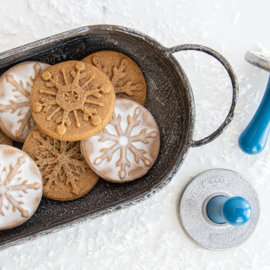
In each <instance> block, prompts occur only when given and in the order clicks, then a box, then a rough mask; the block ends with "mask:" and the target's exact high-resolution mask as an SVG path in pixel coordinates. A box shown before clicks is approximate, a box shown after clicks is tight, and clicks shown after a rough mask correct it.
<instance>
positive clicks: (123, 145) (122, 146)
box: [94, 107, 158, 179]
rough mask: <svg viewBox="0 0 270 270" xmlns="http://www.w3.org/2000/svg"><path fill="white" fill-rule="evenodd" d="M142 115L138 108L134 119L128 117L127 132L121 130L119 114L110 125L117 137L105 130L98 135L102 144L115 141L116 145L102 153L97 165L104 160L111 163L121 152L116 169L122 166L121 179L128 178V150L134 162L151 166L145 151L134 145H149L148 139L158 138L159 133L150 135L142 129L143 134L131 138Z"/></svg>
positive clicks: (103, 150)
mask: <svg viewBox="0 0 270 270" xmlns="http://www.w3.org/2000/svg"><path fill="white" fill-rule="evenodd" d="M140 114H141V108H140V107H137V108H136V109H135V110H134V114H133V117H132V118H131V116H130V115H128V116H127V122H128V126H127V128H126V130H125V132H124V131H123V130H122V128H121V125H120V124H121V120H122V119H121V115H120V114H119V115H118V116H117V117H116V115H115V114H114V115H113V117H112V120H111V121H110V124H111V125H113V126H114V127H115V130H116V132H117V136H116V135H113V134H110V133H109V132H108V131H107V129H106V128H105V129H104V130H103V131H102V132H101V133H99V134H98V136H100V137H101V138H100V139H99V141H100V142H105V141H107V140H110V141H115V142H116V143H115V144H114V145H113V146H112V147H110V148H103V149H101V150H100V152H103V155H101V156H100V157H98V158H96V159H95V161H94V164H95V165H99V164H100V163H101V162H102V161H103V160H105V159H107V161H108V162H109V161H111V159H112V156H113V154H114V153H115V152H116V151H117V150H120V158H119V160H118V161H117V162H116V167H119V166H120V170H119V172H118V175H119V177H120V178H121V179H124V178H125V177H126V167H130V161H129V160H128V156H127V150H129V151H131V152H132V153H133V155H134V160H135V161H136V162H137V163H139V161H140V160H142V161H143V163H144V164H145V165H146V166H151V160H150V159H148V158H147V157H145V154H146V151H145V150H144V149H138V148H136V147H135V146H134V145H133V144H132V143H134V142H139V141H140V142H142V143H144V144H148V143H149V141H148V138H156V137H157V136H158V132H156V131H152V132H150V133H146V129H145V128H144V129H142V130H141V132H140V133H139V134H137V135H135V136H131V132H132V130H133V128H134V127H137V126H138V125H139V124H140V120H137V118H138V117H139V115H140Z"/></svg>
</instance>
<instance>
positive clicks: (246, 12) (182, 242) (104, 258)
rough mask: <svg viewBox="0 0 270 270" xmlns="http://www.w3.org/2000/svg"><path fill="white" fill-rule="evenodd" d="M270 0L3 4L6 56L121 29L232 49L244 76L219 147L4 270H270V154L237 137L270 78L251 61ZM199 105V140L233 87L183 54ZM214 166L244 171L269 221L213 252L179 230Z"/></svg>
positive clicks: (20, 252)
mask: <svg viewBox="0 0 270 270" xmlns="http://www.w3.org/2000/svg"><path fill="white" fill-rule="evenodd" d="M269 11H270V2H269V1H266V0H264V1H262V0H257V1H253V0H239V1H237V0H227V1H222V0H203V1H202V0H190V1H188V0H171V1H162V0H137V1H132V0H118V1H117V0H111V1H106V0H103V1H101V0H99V1H89V0H85V1H83V0H43V1H40V0H39V1H33V0H28V1H26V0H13V1H11V0H9V1H8V0H0V51H5V50H9V49H11V48H14V47H17V46H20V45H23V44H25V43H29V42H32V41H35V40H38V39H40V38H43V37H47V36H50V35H52V34H56V33H60V32H63V31H66V30H69V29H72V28H76V27H80V26H84V25H90V24H104V23H106V24H118V25H123V26H128V27H131V28H134V29H136V30H139V31H141V32H143V33H146V34H148V35H150V36H151V37H153V38H154V39H156V40H157V41H159V42H160V43H162V44H163V45H164V46H168V47H169V46H174V45H177V44H183V43H198V44H202V45H206V46H209V47H211V48H213V49H215V50H217V51H219V52H220V53H222V54H223V55H224V56H225V57H226V58H227V59H228V60H229V61H230V63H231V64H232V66H233V67H234V70H235V72H236V74H237V76H238V80H239V85H240V96H239V101H238V107H237V110H236V114H235V117H234V121H233V122H232V124H231V125H230V126H229V128H228V129H227V130H226V131H225V132H224V134H223V135H222V136H221V137H219V138H218V139H216V140H215V141H214V142H212V143H211V144H209V145H206V146H203V147H200V148H196V149H191V150H190V151H189V154H188V156H187V158H186V161H185V163H184V164H183V166H182V167H181V169H180V170H179V172H178V174H177V175H176V176H175V177H174V178H173V180H172V181H171V182H170V183H169V184H168V185H167V186H166V187H165V188H164V189H163V190H162V191H160V192H159V193H158V194H156V195H155V196H154V197H152V198H150V199H148V200H147V201H145V202H143V203H140V204H138V205H136V206H134V207H131V208H128V209H125V210H122V211H119V212H116V213H114V214H111V215H108V216H104V217H102V218H99V219H96V220H93V221H91V222H88V223H85V224H83V225H81V226H77V227H74V228H72V229H69V230H66V231H63V232H60V233H56V234H53V235H50V236H45V237H42V238H40V239H38V240H35V241H32V242H29V243H27V244H24V245H20V246H17V247H12V248H9V249H6V250H4V251H1V252H0V269H1V270H4V269H5V270H7V269H8V270H9V269H12V270H13V269H27V270H30V269H54V270H57V269H63V270H68V269H76V270H77V269H102V270H103V269H104V270H105V269H117V270H119V269H147V270H148V269H155V270H156V269H170V270H172V269H177V270H178V269H260V270H261V269H270V230H269V225H270V224H269V223H270V211H269V201H270V199H269V197H270V196H269V195H270V166H269V162H270V161H269V160H270V148H269V143H268V145H267V147H266V149H265V150H264V151H263V152H262V153H261V154H259V155H256V156H247V155H245V154H244V153H242V152H241V151H240V149H239V147H238V144H237V140H238V137H239V135H240V134H241V132H242V130H243V129H244V128H245V126H246V125H247V123H248V122H249V121H250V119H251V118H252V116H253V114H254V112H255V111H256V108H257V106H258V104H259V103H260V100H261V98H262V95H263V93H264V89H265V86H266V83H267V79H268V74H267V73H266V72H263V71H261V70H259V69H256V68H255V67H253V66H251V65H250V64H248V63H246V62H245V61H244V54H245V52H246V51H247V50H257V51H260V52H268V51H267V50H269V51H270V34H269V31H268V29H269V25H270V16H269ZM176 56H177V58H178V60H179V61H180V63H181V65H182V66H183V67H184V69H185V71H186V73H187V75H188V77H189V79H190V82H191V84H192V87H193V91H194V94H195V99H196V113H197V118H196V134H195V138H196V139H199V138H202V137H203V136H205V135H208V134H210V133H211V132H212V131H214V130H215V128H217V127H218V126H219V125H220V124H221V122H222V121H223V120H224V118H225V116H226V114H227V112H228V109H229V106H230V100H231V88H230V81H229V79H228V76H227V74H226V72H225V71H224V70H223V69H222V68H221V66H220V64H218V63H217V61H215V60H212V59H211V58H210V57H209V56H205V57H203V56H202V55H201V54H200V53H194V52H186V53H178V54H177V55H176ZM212 168H227V169H231V170H235V171H237V172H239V173H241V174H243V175H244V176H245V177H246V178H247V179H249V180H250V182H251V183H252V184H253V186H254V187H255V188H256V190H257V192H258V195H259V197H260V202H261V217H260V221H259V224H258V226H257V229H256V231H255V232H254V234H253V235H252V237H251V238H250V239H249V240H248V241H247V242H246V243H245V244H243V245H242V246H240V247H238V248H235V249H233V250H229V251H208V250H205V249H202V248H200V247H198V246H196V245H195V244H194V243H192V242H191V241H190V240H189V239H188V238H187V237H186V236H185V234H184V232H183V231H182V229H181V227H180V226H179V224H178V220H177V215H176V205H177V200H178V197H179V194H180V192H181V191H182V189H183V187H184V186H185V185H186V183H187V182H188V181H189V180H190V179H191V177H192V176H194V175H196V174H198V173H200V172H202V171H204V170H208V169H212Z"/></svg>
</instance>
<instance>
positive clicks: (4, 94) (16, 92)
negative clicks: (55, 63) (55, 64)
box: [0, 62, 50, 142]
mask: <svg viewBox="0 0 270 270" xmlns="http://www.w3.org/2000/svg"><path fill="white" fill-rule="evenodd" d="M48 67H50V65H48V64H45V63H41V62H23V63H20V64H18V65H16V66H14V67H12V68H10V69H9V70H8V71H7V72H5V73H4V74H3V75H2V76H1V78H0V127H1V129H2V131H3V132H4V133H5V134H6V135H7V136H8V137H10V138H12V139H13V140H15V141H18V142H24V141H25V138H26V137H27V135H28V134H29V133H30V131H31V130H32V129H33V128H34V127H35V123H34V121H33V119H32V114H31V111H30V92H31V89H32V86H33V83H34V81H35V79H36V78H37V77H38V75H39V74H40V73H41V72H43V71H44V70H45V69H46V68H48Z"/></svg>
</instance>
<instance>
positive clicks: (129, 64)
mask: <svg viewBox="0 0 270 270" xmlns="http://www.w3.org/2000/svg"><path fill="white" fill-rule="evenodd" d="M82 61H83V62H87V63H90V64H92V65H94V66H96V67H98V68H99V69H100V70H102V71H103V72H104V73H105V74H106V75H107V76H108V77H109V78H110V81H111V83H112V85H113V87H114V91H115V94H116V97H118V98H128V99H131V100H134V101H136V102H138V103H140V104H141V105H144V103H145V99H146V83H145V79H144V76H143V74H142V72H141V70H140V68H139V67H138V65H137V64H136V63H135V62H134V61H133V60H132V59H130V58H129V57H127V56H126V55H124V54H122V53H119V52H115V51H99V52H95V53H92V54H90V55H89V56H87V57H86V58H84V59H83V60H82Z"/></svg>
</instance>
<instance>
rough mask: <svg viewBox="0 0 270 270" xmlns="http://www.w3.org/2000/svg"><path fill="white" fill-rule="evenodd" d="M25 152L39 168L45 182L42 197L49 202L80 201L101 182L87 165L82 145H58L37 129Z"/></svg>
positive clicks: (32, 134)
mask: <svg viewBox="0 0 270 270" xmlns="http://www.w3.org/2000/svg"><path fill="white" fill-rule="evenodd" d="M23 151H25V152H26V153H27V154H29V156H30V157H31V158H32V159H33V160H34V161H35V162H36V164H37V165H38V167H39V169H40V172H41V174H42V179H43V195H44V196H45V197H47V198H50V199H53V200H60V201H67V200H74V199H77V198H79V197H81V196H83V195H84V194H86V193H87V192H88V191H89V190H91V189H92V188H93V187H94V185H95V184H96V183H97V181H98V179H99V176H98V175H97V174H95V173H94V172H93V171H92V170H91V169H90V167H89V166H88V165H87V163H86V162H85V160H84V158H83V156H82V154H81V152H80V142H79V141H77V142H66V141H59V140H56V139H53V138H51V137H49V136H47V135H46V134H45V133H43V132H42V131H40V130H39V129H38V128H37V127H36V128H34V129H33V130H32V132H31V133H30V134H29V136H28V137H27V139H26V141H25V143H24V145H23Z"/></svg>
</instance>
